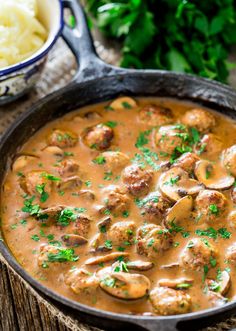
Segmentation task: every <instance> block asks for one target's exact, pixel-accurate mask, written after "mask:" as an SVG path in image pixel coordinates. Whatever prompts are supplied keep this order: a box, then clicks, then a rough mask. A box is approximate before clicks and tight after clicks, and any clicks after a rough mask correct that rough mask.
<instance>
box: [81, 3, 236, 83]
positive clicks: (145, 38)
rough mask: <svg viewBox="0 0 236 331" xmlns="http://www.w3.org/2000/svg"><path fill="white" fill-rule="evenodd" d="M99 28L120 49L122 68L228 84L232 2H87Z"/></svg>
mask: <svg viewBox="0 0 236 331" xmlns="http://www.w3.org/2000/svg"><path fill="white" fill-rule="evenodd" d="M87 10H88V12H89V13H90V14H91V15H92V16H93V17H95V19H96V24H97V26H98V28H99V29H100V30H101V31H102V32H103V33H104V34H105V35H106V36H108V37H111V38H113V39H116V40H118V41H120V42H121V45H122V59H121V63H120V64H121V66H123V67H127V68H140V69H141V68H157V69H167V70H173V71H178V72H187V73H192V74H196V75H200V76H203V77H207V78H212V79H216V80H219V81H221V82H226V81H227V77H228V74H229V71H228V70H229V67H230V64H229V63H228V62H227V57H228V53H229V50H230V46H231V45H233V44H235V43H236V0H207V1H204V0H200V1H199V0H117V1H107V0H87Z"/></svg>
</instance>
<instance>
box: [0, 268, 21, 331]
mask: <svg viewBox="0 0 236 331" xmlns="http://www.w3.org/2000/svg"><path fill="white" fill-rule="evenodd" d="M0 275H1V276H0V307H1V309H0V330H2V331H8V330H11V331H18V330H19V327H18V323H17V319H16V312H15V306H14V300H13V296H12V293H11V285H10V281H9V275H8V271H7V267H6V265H5V264H3V263H2V262H0Z"/></svg>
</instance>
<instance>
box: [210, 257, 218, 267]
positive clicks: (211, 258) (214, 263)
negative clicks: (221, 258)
mask: <svg viewBox="0 0 236 331" xmlns="http://www.w3.org/2000/svg"><path fill="white" fill-rule="evenodd" d="M210 264H211V266H212V268H215V266H216V264H217V261H216V259H214V258H213V257H212V256H211V257H210Z"/></svg>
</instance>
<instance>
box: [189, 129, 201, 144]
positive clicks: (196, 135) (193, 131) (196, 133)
mask: <svg viewBox="0 0 236 331" xmlns="http://www.w3.org/2000/svg"><path fill="white" fill-rule="evenodd" d="M189 130H190V133H191V136H192V143H193V144H197V143H198V142H199V141H200V133H199V131H198V130H197V129H196V128H190V129H189Z"/></svg>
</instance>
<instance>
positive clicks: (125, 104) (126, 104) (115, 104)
mask: <svg viewBox="0 0 236 331" xmlns="http://www.w3.org/2000/svg"><path fill="white" fill-rule="evenodd" d="M109 107H110V108H111V109H114V110H121V109H126V108H127V109H129V108H134V107H137V102H136V101H135V100H134V99H132V98H130V97H120V98H117V99H115V100H114V101H112V102H111V103H110V105H109Z"/></svg>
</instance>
